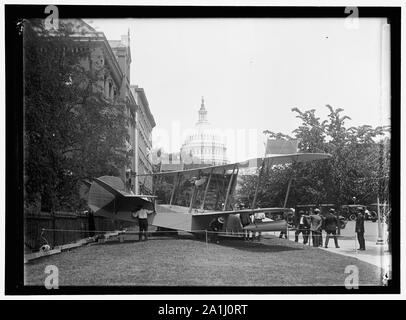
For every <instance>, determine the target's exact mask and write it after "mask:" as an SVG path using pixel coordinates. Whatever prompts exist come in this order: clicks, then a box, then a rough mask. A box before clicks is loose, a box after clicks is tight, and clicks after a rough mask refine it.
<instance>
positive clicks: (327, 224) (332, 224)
mask: <svg viewBox="0 0 406 320" xmlns="http://www.w3.org/2000/svg"><path fill="white" fill-rule="evenodd" d="M338 228H340V223H339V221H338V218H337V216H336V215H335V210H334V209H330V210H329V212H328V213H327V215H326V218H325V220H324V230H326V233H327V236H326V243H325V246H324V247H325V248H328V242H329V240H330V235H332V236H333V238H334V244H335V246H336V248H340V247H339V246H338V239H337V235H336V231H337V229H338Z"/></svg>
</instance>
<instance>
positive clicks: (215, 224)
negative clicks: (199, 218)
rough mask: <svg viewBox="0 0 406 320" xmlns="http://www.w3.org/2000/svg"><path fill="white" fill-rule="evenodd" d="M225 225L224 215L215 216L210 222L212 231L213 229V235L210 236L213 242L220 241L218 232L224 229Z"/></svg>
mask: <svg viewBox="0 0 406 320" xmlns="http://www.w3.org/2000/svg"><path fill="white" fill-rule="evenodd" d="M223 225H224V218H223V217H218V218H214V219H213V220H212V221H211V222H210V224H209V228H210V231H212V233H211V237H210V238H211V241H212V242H215V243H219V241H218V232H220V231H221V230H223Z"/></svg>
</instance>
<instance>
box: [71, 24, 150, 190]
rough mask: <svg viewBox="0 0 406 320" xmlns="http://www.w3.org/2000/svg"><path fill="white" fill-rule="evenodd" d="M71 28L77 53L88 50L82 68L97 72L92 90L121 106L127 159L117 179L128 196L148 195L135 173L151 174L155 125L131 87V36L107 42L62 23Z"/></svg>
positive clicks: (84, 26) (88, 30)
mask: <svg viewBox="0 0 406 320" xmlns="http://www.w3.org/2000/svg"><path fill="white" fill-rule="evenodd" d="M64 22H65V23H70V24H71V25H73V29H74V31H75V34H74V35H73V37H74V38H76V39H75V40H77V41H78V48H79V49H78V50H80V47H81V46H90V47H91V50H90V57H89V58H88V59H84V60H83V62H82V65H83V66H84V67H85V68H86V69H89V70H90V69H91V70H93V71H94V72H96V73H97V72H98V71H100V72H99V73H100V74H99V76H98V79H99V81H98V82H97V84H96V86H95V90H99V91H100V92H101V93H102V95H103V97H104V98H105V99H107V100H109V101H110V102H112V103H115V104H118V105H122V106H123V107H124V109H125V113H126V116H127V119H128V121H127V132H128V136H127V137H123V139H126V141H125V145H126V151H127V152H128V153H129V154H130V155H129V165H128V166H127V167H124V168H121V170H120V178H121V179H122V180H123V181H124V182H125V187H126V190H127V191H128V192H133V193H136V194H138V193H139V192H140V191H143V192H147V193H148V192H150V190H151V189H152V187H151V184H152V180H151V183H149V182H148V179H147V182H146V184H145V187H144V186H143V187H141V189H142V190H140V182H139V181H137V177H136V174H137V173H138V170H140V171H141V173H150V172H151V171H152V170H151V163H150V162H148V152H149V150H150V149H151V148H152V140H151V133H152V129H153V128H154V127H155V121H154V118H153V116H152V114H151V111H150V109H149V105H148V100H147V98H146V95H145V92H144V90H143V89H142V88H138V87H137V86H131V84H130V83H131V78H130V74H131V73H130V68H131V62H132V60H131V49H130V33H129V31H128V33H127V34H126V35H122V36H121V39H120V40H107V39H106V37H105V35H104V33H103V32H99V31H96V30H95V29H94V28H92V27H91V26H90V25H89V24H87V23H86V22H85V21H83V20H80V19H69V20H64Z"/></svg>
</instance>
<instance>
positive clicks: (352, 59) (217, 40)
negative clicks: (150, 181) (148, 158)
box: [85, 18, 390, 161]
mask: <svg viewBox="0 0 406 320" xmlns="http://www.w3.org/2000/svg"><path fill="white" fill-rule="evenodd" d="M345 20H346V19H330V18H320V19H304V18H303V19H279V18H278V19H249V18H244V19H109V20H106V19H93V20H89V19H85V21H86V22H87V23H89V24H90V25H91V26H93V27H95V28H96V30H98V31H102V32H104V34H105V35H106V38H107V39H108V40H118V39H120V37H121V35H124V34H127V32H128V30H129V31H130V36H131V55H132V65H131V83H132V84H136V85H138V86H139V87H142V88H144V90H145V92H146V95H147V99H148V101H149V106H150V109H151V112H152V114H153V116H154V118H155V122H156V127H155V128H154V130H153V147H154V148H158V147H163V149H164V150H165V151H168V152H177V151H179V149H180V146H181V144H182V142H183V139H184V137H185V134H187V133H188V132H190V130H191V129H192V128H193V127H194V124H195V123H196V121H197V119H198V109H199V108H200V103H201V97H202V96H204V100H205V106H206V109H207V111H208V120H209V122H210V123H211V125H212V126H213V127H215V128H218V129H219V130H220V131H221V132H222V133H223V134H224V135H225V136H226V138H227V148H228V149H227V155H228V158H229V160H230V161H243V160H245V159H248V158H251V157H256V156H263V153H264V139H265V137H264V135H263V133H262V132H263V130H266V129H268V130H271V131H274V132H282V133H285V134H292V131H293V130H294V129H295V128H297V126H298V125H299V123H300V121H299V119H297V118H295V114H294V113H293V112H292V111H291V109H292V108H294V107H297V108H299V109H300V110H309V109H316V114H317V115H318V116H320V117H321V118H322V119H325V118H326V116H327V114H328V109H327V108H326V107H325V106H326V104H329V105H331V106H333V107H336V108H337V107H340V108H343V109H344V112H343V114H345V115H348V116H349V117H351V120H347V123H346V124H347V125H348V126H349V127H350V126H358V125H364V124H369V125H372V126H379V125H389V124H390V118H389V117H390V111H389V110H388V108H387V107H382V106H381V102H380V83H381V82H380V62H381V47H380V39H381V38H380V32H381V31H380V30H381V23H382V20H380V19H373V18H362V19H360V20H359V21H358V25H357V26H356V27H354V26H355V25H350V24H348V21H345Z"/></svg>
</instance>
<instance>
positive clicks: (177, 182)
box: [169, 172, 180, 206]
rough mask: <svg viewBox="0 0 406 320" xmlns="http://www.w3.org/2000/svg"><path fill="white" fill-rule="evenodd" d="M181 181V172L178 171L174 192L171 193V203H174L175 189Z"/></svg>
mask: <svg viewBox="0 0 406 320" xmlns="http://www.w3.org/2000/svg"><path fill="white" fill-rule="evenodd" d="M179 181H180V172H178V174H177V175H176V177H175V179H174V182H173V189H172V194H171V200H170V201H169V205H170V206H171V205H172V202H173V198H174V197H175V190H176V188H177V186H178V184H179Z"/></svg>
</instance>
